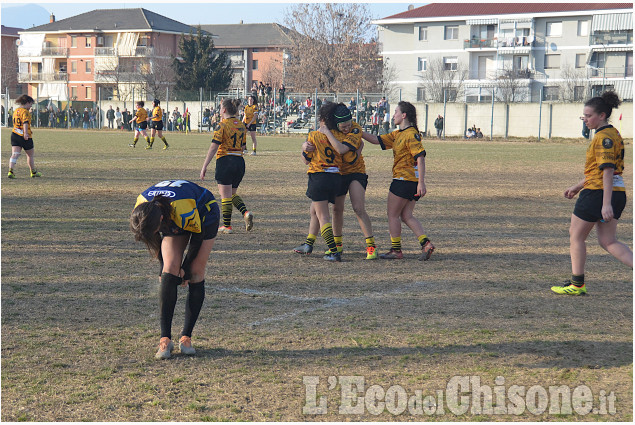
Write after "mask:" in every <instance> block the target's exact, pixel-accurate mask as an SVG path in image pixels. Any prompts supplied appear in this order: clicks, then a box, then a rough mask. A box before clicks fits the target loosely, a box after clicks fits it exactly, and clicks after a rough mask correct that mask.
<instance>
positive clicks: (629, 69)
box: [625, 52, 633, 77]
mask: <svg viewBox="0 0 635 425" xmlns="http://www.w3.org/2000/svg"><path fill="white" fill-rule="evenodd" d="M625 75H626V76H627V77H632V76H633V52H626V73H625Z"/></svg>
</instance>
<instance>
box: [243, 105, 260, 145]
mask: <svg viewBox="0 0 635 425" xmlns="http://www.w3.org/2000/svg"><path fill="white" fill-rule="evenodd" d="M247 102H248V104H247V105H246V106H245V115H244V116H243V123H244V124H245V127H247V131H249V135H250V136H251V144H252V147H253V150H252V151H251V154H252V155H256V145H257V140H256V128H257V127H258V124H257V123H256V121H257V119H258V105H257V104H256V97H255V96H249V100H248V101H247ZM244 153H247V152H246V151H245V152H244Z"/></svg>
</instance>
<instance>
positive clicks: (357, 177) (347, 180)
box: [337, 173, 368, 197]
mask: <svg viewBox="0 0 635 425" xmlns="http://www.w3.org/2000/svg"><path fill="white" fill-rule="evenodd" d="M353 181H358V182H359V184H361V185H362V187H363V188H364V190H366V186H368V174H364V173H351V174H344V175H343V176H342V184H341V185H340V190H339V192H337V196H338V197H339V196H346V194H347V193H348V188H349V187H350V185H351V183H353Z"/></svg>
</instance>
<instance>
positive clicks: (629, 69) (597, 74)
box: [589, 64, 633, 78]
mask: <svg viewBox="0 0 635 425" xmlns="http://www.w3.org/2000/svg"><path fill="white" fill-rule="evenodd" d="M627 77H633V66H632V65H631V66H609V67H606V68H603V67H597V66H595V64H589V78H627Z"/></svg>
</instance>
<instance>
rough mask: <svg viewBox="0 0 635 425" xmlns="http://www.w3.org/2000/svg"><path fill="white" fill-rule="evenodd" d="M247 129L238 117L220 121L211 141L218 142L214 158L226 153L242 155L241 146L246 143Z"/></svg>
mask: <svg viewBox="0 0 635 425" xmlns="http://www.w3.org/2000/svg"><path fill="white" fill-rule="evenodd" d="M246 133H247V129H246V128H245V125H244V124H243V123H241V122H240V121H239V120H238V118H235V117H231V118H225V119H224V120H222V121H221V122H220V128H219V129H218V130H216V131H215V132H214V138H213V139H212V143H218V144H219V145H220V146H219V147H218V152H217V153H216V158H217V159H218V158H220V157H223V156H226V155H236V156H243V146H244V145H245V144H246V141H245V136H246Z"/></svg>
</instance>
